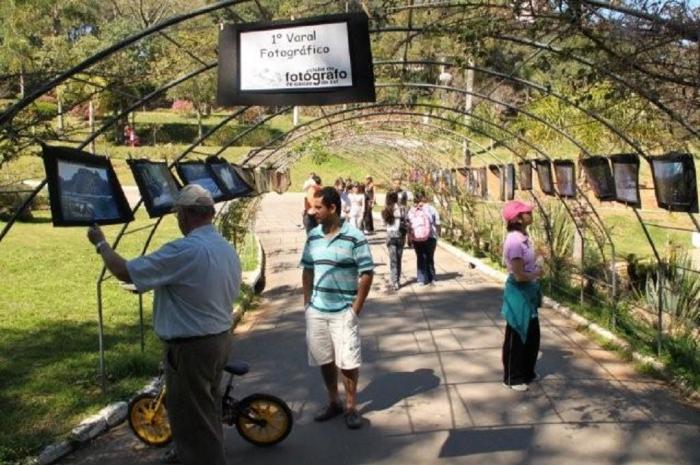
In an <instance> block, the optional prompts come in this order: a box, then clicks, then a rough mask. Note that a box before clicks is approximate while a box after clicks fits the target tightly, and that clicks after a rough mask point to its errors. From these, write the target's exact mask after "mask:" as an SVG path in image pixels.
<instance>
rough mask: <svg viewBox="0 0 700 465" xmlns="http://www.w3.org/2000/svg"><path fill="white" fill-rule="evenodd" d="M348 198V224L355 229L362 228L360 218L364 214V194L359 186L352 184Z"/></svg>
mask: <svg viewBox="0 0 700 465" xmlns="http://www.w3.org/2000/svg"><path fill="white" fill-rule="evenodd" d="M348 197H349V198H350V214H349V216H350V224H351V225H353V226H355V227H356V228H357V229H360V230H361V229H362V218H363V217H364V215H365V194H364V193H362V192H360V186H359V185H358V184H353V186H352V193H351V194H349V195H348Z"/></svg>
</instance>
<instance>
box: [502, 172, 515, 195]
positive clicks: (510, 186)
mask: <svg viewBox="0 0 700 465" xmlns="http://www.w3.org/2000/svg"><path fill="white" fill-rule="evenodd" d="M505 169H506V173H505V178H504V179H505V200H513V199H514V198H515V165H513V164H512V163H508V164H507V165H505Z"/></svg>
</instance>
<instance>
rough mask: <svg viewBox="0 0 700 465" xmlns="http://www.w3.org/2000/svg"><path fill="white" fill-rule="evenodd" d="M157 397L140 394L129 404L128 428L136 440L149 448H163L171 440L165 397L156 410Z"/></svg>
mask: <svg viewBox="0 0 700 465" xmlns="http://www.w3.org/2000/svg"><path fill="white" fill-rule="evenodd" d="M156 399H157V395H155V394H151V393H142V394H139V395H138V396H136V397H134V398H133V399H132V400H131V402H129V426H130V427H131V430H132V431H133V432H134V434H135V435H136V437H137V438H139V439H140V440H141V441H143V442H145V443H146V444H148V445H149V446H156V447H160V446H164V445H166V444H167V443H169V442H170V441H171V440H172V438H173V433H172V432H171V431H170V421H169V420H168V412H167V411H166V410H165V397H163V400H162V401H161V402H160V405H158V406H157V408H156Z"/></svg>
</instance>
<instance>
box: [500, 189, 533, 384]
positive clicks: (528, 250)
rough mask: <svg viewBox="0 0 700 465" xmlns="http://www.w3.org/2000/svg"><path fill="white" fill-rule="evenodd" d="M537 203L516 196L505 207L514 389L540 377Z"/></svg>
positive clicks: (505, 311) (508, 364)
mask: <svg viewBox="0 0 700 465" xmlns="http://www.w3.org/2000/svg"><path fill="white" fill-rule="evenodd" d="M532 209H533V206H532V205H530V204H528V203H525V202H521V201H519V200H512V201H510V202H507V203H506V204H505V206H504V207H503V219H504V220H505V222H506V228H507V230H508V234H507V236H506V239H505V241H504V243H503V260H504V262H505V264H506V267H507V268H508V279H507V280H506V285H505V290H504V292H503V307H502V308H501V314H502V315H503V317H504V318H505V319H506V322H507V325H506V335H505V340H504V341H503V354H502V359H503V384H504V386H507V387H509V388H511V389H513V390H514V391H527V385H528V384H529V383H531V382H532V381H534V380H536V379H537V373H535V364H536V363H537V354H538V352H539V350H540V323H539V319H538V315H537V309H538V308H539V306H540V304H541V301H542V294H541V292H540V284H539V282H538V279H539V277H540V275H541V274H542V271H541V269H540V267H539V266H538V265H537V262H536V257H535V250H534V248H533V246H532V241H531V240H530V236H528V234H527V227H528V226H530V225H531V224H532Z"/></svg>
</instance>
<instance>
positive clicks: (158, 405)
mask: <svg viewBox="0 0 700 465" xmlns="http://www.w3.org/2000/svg"><path fill="white" fill-rule="evenodd" d="M249 369H250V368H249V366H248V364H247V363H245V362H233V363H229V364H228V365H226V367H225V368H224V371H225V372H227V373H228V374H229V377H228V382H227V383H226V390H225V392H224V396H223V399H222V412H223V418H222V419H223V423H224V424H225V425H228V426H234V425H235V426H236V430H237V431H238V433H239V434H240V435H241V437H242V438H243V439H245V440H246V441H248V442H250V443H251V444H254V445H256V446H259V447H269V446H272V445H275V444H277V443H279V442H281V441H282V440H284V439H285V438H286V437H287V436H288V435H289V433H290V432H291V431H292V425H293V423H294V419H293V417H292V411H291V410H290V408H289V407H288V406H287V404H286V403H285V402H284V401H283V400H282V399H280V398H278V397H275V396H273V395H270V394H260V393H256V394H251V395H249V396H247V397H244V398H243V399H240V400H238V399H236V398H234V397H233V395H232V391H233V377H234V376H243V375H245V374H246V373H248V371H249ZM157 386H158V387H159V388H158V390H157V391H155V392H144V393H141V394H139V395H137V396H136V397H134V398H133V399H132V400H131V401H130V402H129V410H128V413H129V415H128V418H129V426H130V427H131V430H132V431H133V432H134V434H135V435H136V437H137V438H139V439H140V440H141V441H142V442H144V443H146V444H148V445H149V446H157V447H161V446H164V445H166V444H168V443H169V442H170V441H171V440H172V437H173V436H172V431H171V430H170V422H169V421H168V414H167V411H166V408H165V395H166V393H165V382H164V376H163V373H161V375H160V377H159V379H158V382H157Z"/></svg>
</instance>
